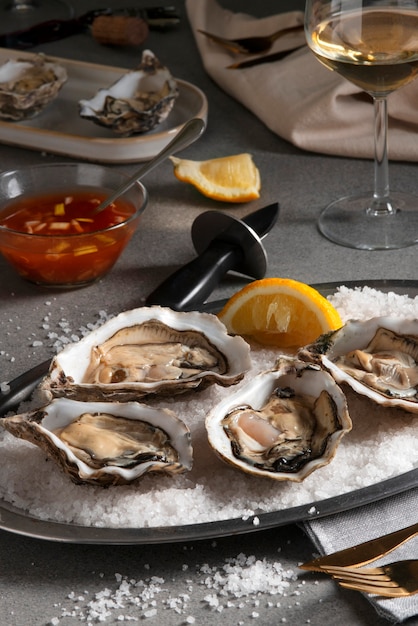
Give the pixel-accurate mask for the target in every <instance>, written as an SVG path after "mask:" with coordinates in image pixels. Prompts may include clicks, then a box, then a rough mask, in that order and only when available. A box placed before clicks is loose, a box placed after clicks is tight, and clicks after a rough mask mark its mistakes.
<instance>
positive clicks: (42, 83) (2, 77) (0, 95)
mask: <svg viewBox="0 0 418 626" xmlns="http://www.w3.org/2000/svg"><path fill="white" fill-rule="evenodd" d="M66 81H67V71H66V69H65V68H64V67H63V66H61V65H59V64H58V63H55V62H53V61H48V60H47V59H46V58H45V57H43V56H42V55H37V56H34V57H31V58H27V59H16V60H15V59H9V60H8V61H7V62H6V63H4V64H3V65H1V66H0V119H4V120H12V121H19V120H23V119H26V118H30V117H34V116H35V115H37V114H38V113H40V111H41V110H42V109H43V108H44V107H46V106H47V105H48V104H49V103H50V102H51V101H52V100H53V99H54V98H55V97H56V96H57V95H58V92H59V91H60V89H61V87H62V86H63V85H64V83H65V82H66Z"/></svg>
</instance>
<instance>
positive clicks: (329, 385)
mask: <svg viewBox="0 0 418 626" xmlns="http://www.w3.org/2000/svg"><path fill="white" fill-rule="evenodd" d="M276 366H277V367H276V369H270V370H264V371H263V372H259V373H258V374H257V375H256V376H254V377H253V378H252V379H251V380H250V381H249V382H247V383H244V384H243V385H242V386H240V388H239V389H237V390H234V392H233V393H231V394H230V395H229V396H227V397H225V398H224V399H223V400H221V401H220V402H219V403H218V404H217V405H216V406H215V407H214V408H213V409H212V410H211V411H210V412H209V413H208V414H207V416H206V419H205V428H206V432H207V437H208V441H209V444H210V446H211V448H212V449H213V450H214V452H215V453H216V454H217V455H218V456H219V457H220V458H221V460H223V461H224V462H226V463H229V464H230V465H232V466H234V467H235V468H237V469H239V470H241V471H243V472H245V473H247V474H250V475H254V476H257V477H265V478H270V479H272V480H276V481H279V482H280V481H282V482H283V481H289V482H295V483H300V482H302V481H303V480H304V479H305V478H307V477H308V476H309V475H310V474H312V472H314V471H315V470H317V469H319V468H321V467H324V466H326V465H328V464H329V463H330V462H331V461H332V460H333V458H334V456H335V454H336V451H337V448H338V445H339V443H340V442H341V439H342V438H343V436H344V435H345V434H347V433H348V432H350V431H351V429H352V421H351V418H350V415H349V411H348V405H347V399H346V397H345V394H344V393H343V391H342V389H341V387H340V386H339V385H338V384H337V383H336V381H335V380H334V378H333V377H332V376H331V374H329V373H328V372H326V371H325V370H324V369H322V368H321V367H320V366H318V365H315V364H313V363H306V362H303V361H301V360H299V359H297V358H295V357H290V356H287V355H280V356H279V358H278V361H277V362H276ZM304 372H312V374H315V373H317V374H318V375H321V376H323V380H325V381H326V385H325V388H326V389H327V391H330V393H331V395H332V397H333V399H334V400H335V401H336V404H337V407H338V412H339V416H340V422H341V426H342V427H341V429H340V430H338V431H335V432H334V433H332V434H331V435H330V436H329V438H328V441H327V444H326V449H325V451H324V453H323V455H322V456H321V457H319V458H316V459H310V460H309V461H307V462H306V463H305V464H304V465H303V466H302V467H301V468H300V469H299V470H298V471H297V472H293V473H290V472H289V473H287V472H286V473H285V472H275V473H274V472H269V471H266V470H262V469H259V468H256V467H252V466H250V465H248V464H247V463H245V462H244V461H242V460H241V459H237V458H236V457H235V456H234V455H233V454H232V452H231V443H230V440H229V439H228V437H227V435H226V434H225V432H224V430H223V428H222V427H220V421H221V420H222V419H223V417H224V416H225V414H226V413H227V412H228V411H229V410H231V409H232V408H234V407H236V406H237V404H242V402H245V401H246V400H247V401H248V399H247V396H249V395H250V394H251V392H254V391H258V392H260V388H261V387H262V385H263V384H266V393H265V394H264V395H263V396H262V397H261V394H260V393H259V394H258V397H257V400H256V402H255V405H254V407H255V408H256V407H258V408H261V406H262V404H263V402H264V401H265V400H266V399H267V398H268V397H269V395H270V394H271V392H272V391H273V389H274V388H275V387H277V384H276V382H277V380H278V379H279V378H281V377H283V376H287V377H289V376H293V377H295V379H296V380H298V379H299V380H300V379H301V378H302V377H303V373H304ZM323 388H324V387H321V389H320V390H321V391H322V389H323ZM243 398H244V400H243ZM238 400H239V402H237V401H238ZM217 435H220V440H218V441H215V438H216V436H217ZM220 444H222V445H220Z"/></svg>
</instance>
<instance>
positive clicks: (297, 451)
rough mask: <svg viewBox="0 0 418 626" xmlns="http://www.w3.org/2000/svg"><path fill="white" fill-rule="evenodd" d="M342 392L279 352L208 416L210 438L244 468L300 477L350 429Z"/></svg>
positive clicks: (277, 476) (330, 453) (320, 373)
mask: <svg viewBox="0 0 418 626" xmlns="http://www.w3.org/2000/svg"><path fill="white" fill-rule="evenodd" d="M351 426H352V424H351V419H350V416H349V413H348V408H347V403H346V399H345V396H344V394H343V392H342V390H341V389H340V387H339V386H338V385H337V384H336V382H335V381H334V379H333V378H332V376H331V375H330V374H328V373H327V372H325V371H324V370H322V369H321V368H320V367H319V366H317V365H314V364H307V363H303V362H302V361H299V360H295V359H292V358H290V357H284V356H283V357H281V358H279V360H278V361H277V363H276V369H274V370H270V371H266V372H262V373H261V374H258V375H257V376H256V377H255V378H253V379H252V380H251V381H250V382H249V383H247V384H246V385H243V386H241V388H240V389H238V390H237V391H235V393H233V394H231V395H230V396H228V397H227V398H225V399H224V400H222V401H221V402H220V403H219V404H218V405H217V406H216V407H215V408H214V409H213V410H212V411H211V412H210V413H209V414H208V416H207V418H206V429H207V433H208V439H209V443H210V444H211V446H212V447H213V449H214V450H215V452H216V453H217V454H218V455H219V456H220V457H221V458H222V459H223V460H224V461H226V462H229V463H231V464H232V465H234V466H235V467H237V468H239V469H241V470H243V471H244V472H247V473H250V474H254V475H256V476H266V477H269V478H273V479H275V480H289V481H294V482H300V481H302V480H303V479H304V478H306V476H308V475H309V474H310V473H311V472H313V471H314V470H316V469H318V468H319V467H322V466H323V465H326V464H327V463H329V462H330V461H331V459H332V458H333V457H334V455H335V452H336V449H337V446H338V444H339V442H340V440H341V438H342V437H343V435H344V434H345V433H347V432H349V431H350V430H351Z"/></svg>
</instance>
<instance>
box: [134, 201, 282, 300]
mask: <svg viewBox="0 0 418 626" xmlns="http://www.w3.org/2000/svg"><path fill="white" fill-rule="evenodd" d="M278 214H279V205H278V203H274V204H270V205H268V206H266V207H264V208H262V209H259V210H258V211H254V213H251V214H250V215H247V216H246V217H245V218H243V219H238V218H235V217H232V216H231V215H229V214H226V213H219V212H218V211H206V212H205V213H202V214H201V215H199V216H198V217H197V218H196V219H195V221H194V222H193V225H192V240H193V244H194V246H195V248H196V251H197V253H198V255H199V256H197V257H196V258H195V259H193V260H192V261H190V263H187V265H184V266H183V267H181V268H180V269H179V270H177V271H176V272H174V274H171V276H169V277H168V278H167V279H166V280H165V281H164V282H163V283H162V284H161V285H159V287H157V289H155V290H154V291H153V292H152V293H151V294H150V295H149V296H148V298H147V299H146V304H148V305H151V304H160V305H162V306H169V307H171V308H172V309H175V310H176V311H186V310H191V309H198V308H199V306H201V305H202V304H203V303H204V302H205V300H206V299H207V297H208V296H209V295H210V294H211V293H212V291H213V290H214V289H215V287H216V286H217V285H218V283H219V282H220V280H221V279H222V277H223V276H224V275H225V274H226V273H227V272H228V271H230V270H234V271H235V272H238V273H240V274H244V275H246V276H249V277H251V278H254V279H259V278H263V277H264V276H265V273H266V269H267V255H266V251H265V249H264V246H263V244H262V242H261V239H262V238H263V237H265V236H266V235H267V234H268V233H269V232H270V230H271V229H272V228H273V226H274V224H275V223H276V220H277V217H278Z"/></svg>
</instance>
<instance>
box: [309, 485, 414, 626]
mask: <svg viewBox="0 0 418 626" xmlns="http://www.w3.org/2000/svg"><path fill="white" fill-rule="evenodd" d="M417 513H418V489H412V490H409V491H406V492H404V493H401V494H399V495H396V496H392V497H389V498H386V499H384V500H381V501H379V502H376V503H374V504H368V505H366V506H363V507H359V508H357V509H353V510H351V511H348V512H344V513H339V514H336V515H331V516H328V517H324V518H321V519H317V520H312V521H309V522H306V523H305V524H304V529H305V530H306V532H307V534H308V535H309V537H310V538H311V539H312V541H313V543H314V544H315V546H316V547H317V549H318V551H319V552H320V553H321V555H322V554H330V553H331V552H335V551H337V550H342V549H344V548H348V547H350V546H353V545H356V544H358V543H362V542H363V541H367V540H369V539H374V538H375V537H379V536H381V535H385V534H386V533H389V532H392V531H395V530H398V529H399V528H404V527H406V526H410V525H411V524H414V523H416V522H417ZM401 559H418V537H414V538H413V539H411V540H409V541H408V542H407V543H405V544H404V545H402V546H400V547H399V548H397V549H396V550H395V551H393V552H391V553H390V554H388V555H387V556H385V557H382V558H381V559H379V560H377V561H374V562H373V565H370V566H374V565H375V564H376V565H382V564H384V563H390V562H392V561H398V560H401ZM364 595H365V597H366V598H367V599H368V600H369V601H370V602H371V603H372V604H373V606H374V607H375V609H376V611H377V612H378V613H379V614H380V615H381V616H383V617H385V618H386V619H388V620H390V621H392V622H397V623H399V622H403V621H405V620H406V619H408V618H410V617H413V616H415V615H418V594H417V595H414V596H410V597H407V598H396V599H380V598H377V597H376V596H371V595H368V594H364Z"/></svg>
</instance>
